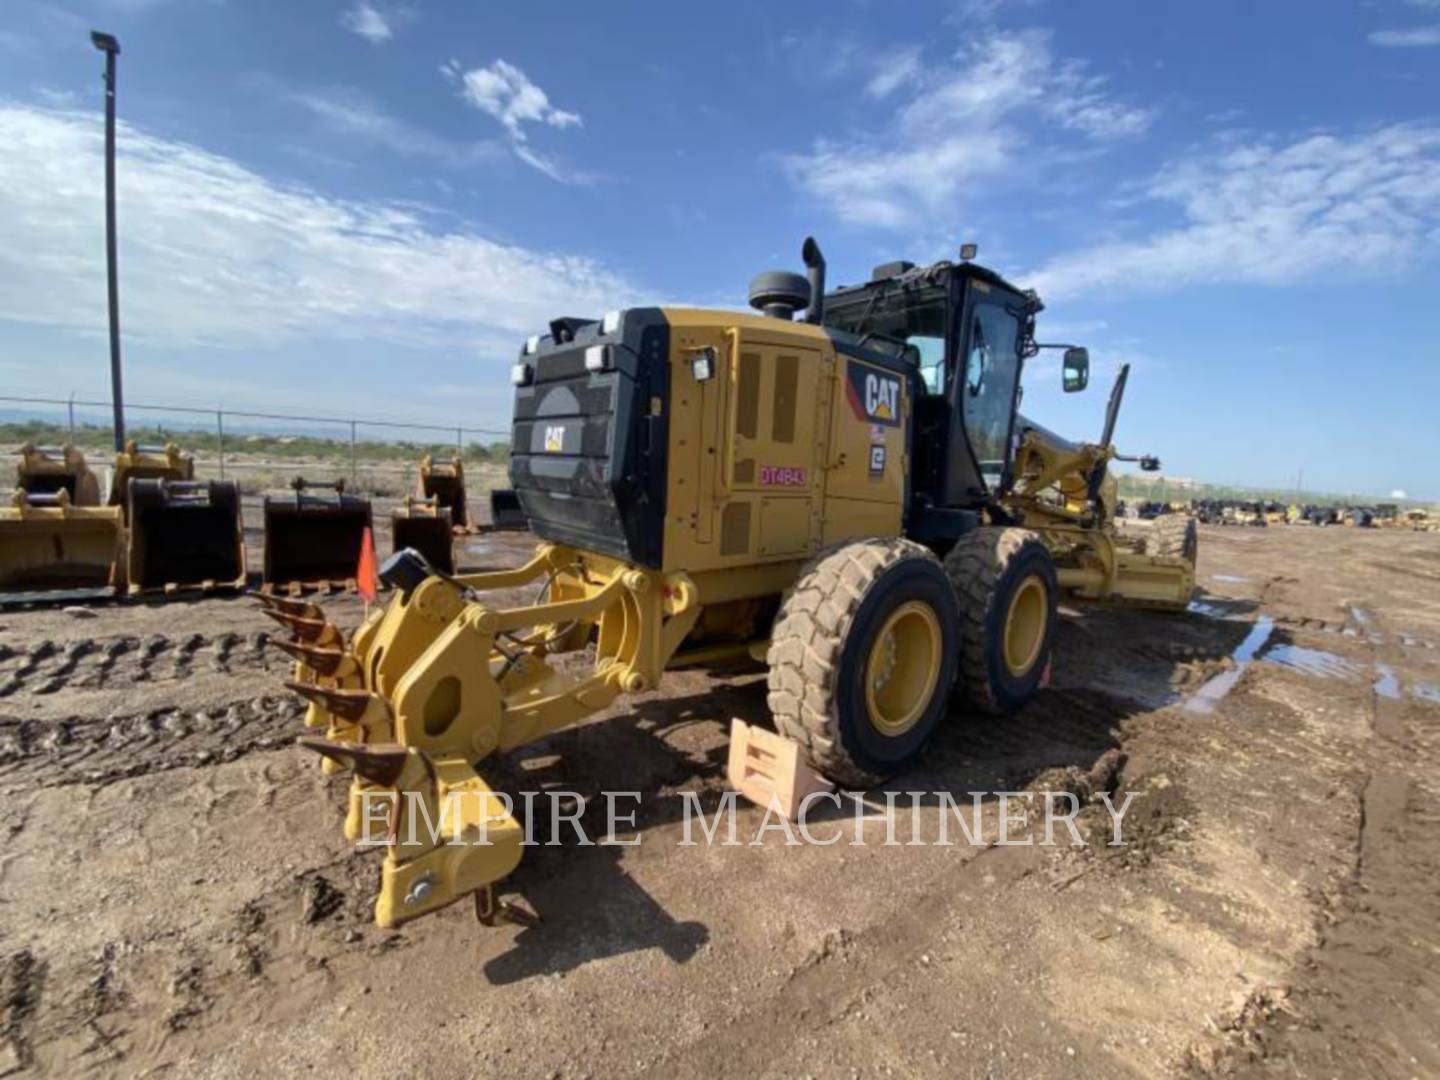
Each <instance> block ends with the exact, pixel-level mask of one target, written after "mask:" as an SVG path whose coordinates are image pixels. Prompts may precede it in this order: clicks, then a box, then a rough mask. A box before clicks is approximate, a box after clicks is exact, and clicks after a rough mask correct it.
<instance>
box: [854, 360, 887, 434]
mask: <svg viewBox="0 0 1440 1080" xmlns="http://www.w3.org/2000/svg"><path fill="white" fill-rule="evenodd" d="M845 370H846V375H847V376H848V377H847V378H846V380H845V382H846V386H845V389H846V396H847V397H848V398H849V399H850V406H851V408H853V409H854V410H855V415H856V416H857V417H858V418H859V419H861V420H868V421H870V422H871V423H872V424H881V425H883V426H885V427H898V426H899V425H900V376H898V375H892V374H890V373H889V372H888V371H883V370H881V369H880V368H874V367H871V366H870V365H869V364H860V363H856V362H855V361H854V360H851V361H849V362H848V363H847V364H846V366H845Z"/></svg>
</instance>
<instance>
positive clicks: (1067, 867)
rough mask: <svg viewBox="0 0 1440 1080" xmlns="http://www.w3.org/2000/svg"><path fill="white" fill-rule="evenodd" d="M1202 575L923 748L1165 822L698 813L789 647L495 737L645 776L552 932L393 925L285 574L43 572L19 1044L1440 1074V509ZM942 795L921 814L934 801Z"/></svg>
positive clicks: (467, 924) (69, 1060)
mask: <svg viewBox="0 0 1440 1080" xmlns="http://www.w3.org/2000/svg"><path fill="white" fill-rule="evenodd" d="M526 543H527V541H526V539H525V538H523V537H506V538H498V539H496V538H489V539H487V538H474V539H472V540H470V541H468V544H467V546H468V549H469V550H467V551H466V552H465V553H464V554H463V555H462V557H461V562H462V565H465V564H468V565H498V564H503V563H506V562H513V561H516V560H518V559H519V557H520V556H521V554H522V553H523V552H524V551H525V550H526ZM381 547H382V552H383V551H384V550H387V549H388V547H387V545H386V544H385V542H384V540H383V539H382V541H381ZM251 556H252V561H253V560H254V559H256V558H257V557H258V547H257V546H256V542H255V539H254V538H252V545H251ZM1200 584H1201V586H1202V592H1203V594H1204V595H1203V596H1202V597H1201V598H1200V600H1199V602H1198V603H1197V604H1196V605H1194V608H1195V610H1193V611H1192V612H1190V613H1188V614H1180V615H1166V614H1151V613H1145V612H1128V611H1118V610H1095V609H1090V610H1084V611H1080V610H1070V609H1065V611H1064V613H1063V614H1064V619H1063V626H1062V628H1061V631H1060V636H1059V641H1058V651H1057V655H1056V661H1055V667H1054V678H1053V683H1052V685H1051V686H1050V687H1049V688H1048V689H1046V690H1044V691H1043V692H1042V693H1041V694H1040V695H1039V697H1038V699H1037V700H1036V701H1035V702H1034V703H1033V704H1032V705H1031V706H1030V707H1029V708H1027V709H1026V710H1025V711H1024V712H1023V713H1021V714H1020V715H1018V716H1016V717H1014V718H1011V719H1009V720H1005V721H995V720H985V719H980V718H976V717H971V716H966V715H962V714H958V713H957V714H956V715H955V716H953V717H952V718H951V721H950V723H949V724H948V725H947V726H946V727H945V729H944V730H943V732H942V734H941V735H940V736H939V737H938V738H937V739H936V740H935V742H934V744H933V746H932V747H931V750H930V752H929V754H928V756H927V757H926V759H925V761H924V765H923V767H922V768H920V769H918V770H916V771H915V772H913V773H910V774H908V775H905V776H902V777H898V778H897V779H896V780H895V781H894V782H893V783H892V784H891V785H890V787H891V788H892V789H894V790H896V791H924V792H930V793H938V792H949V793H953V794H954V795H955V796H956V797H957V798H958V799H959V800H961V801H962V802H966V801H968V795H967V793H968V792H971V791H984V792H992V793H993V792H996V791H1029V792H1032V793H1033V792H1040V791H1045V790H1060V789H1062V788H1064V789H1068V790H1071V791H1075V792H1078V793H1079V794H1080V795H1081V796H1091V795H1093V794H1094V793H1096V792H1098V791H1101V790H1107V789H1112V788H1113V789H1114V791H1115V796H1114V798H1115V800H1116V802H1117V804H1118V802H1119V801H1120V800H1122V799H1123V798H1124V796H1125V795H1126V794H1133V795H1134V800H1133V802H1132V803H1131V806H1130V809H1129V812H1128V814H1127V815H1126V817H1125V819H1124V823H1123V835H1124V838H1125V839H1126V841H1127V843H1126V845H1125V846H1123V847H1111V846H1107V845H1106V843H1105V842H1106V840H1108V839H1109V838H1110V835H1111V833H1110V822H1109V817H1108V816H1107V815H1106V813H1105V811H1104V807H1103V805H1102V804H1100V803H1099V802H1097V801H1094V800H1093V798H1092V799H1091V801H1089V802H1088V803H1087V805H1086V807H1085V809H1084V810H1083V811H1082V812H1081V815H1080V826H1081V828H1082V830H1083V833H1082V835H1083V836H1084V837H1085V838H1086V839H1087V840H1088V843H1087V844H1086V846H1084V847H1074V846H1072V845H1071V844H1070V843H1069V842H1068V839H1067V838H1066V836H1065V833H1064V831H1063V830H1061V833H1060V836H1059V838H1058V839H1057V846H1053V847H1046V846H1033V845H1032V846H1018V845H1017V846H1008V845H1007V846H998V845H987V846H968V845H965V846H959V845H957V846H950V847H941V846H933V845H925V844H908V843H899V844H896V845H893V846H887V845H885V844H884V839H885V834H886V829H887V822H886V820H884V818H885V814H884V813H883V809H884V793H883V792H873V793H871V794H870V796H869V797H868V798H869V803H870V806H871V807H872V808H875V807H878V809H877V810H874V812H867V815H866V820H863V821H862V822H861V824H860V826H859V827H858V828H859V835H860V836H861V838H862V839H863V841H864V843H863V844H861V845H856V844H853V843H852V842H851V841H852V840H853V837H854V829H855V826H854V825H853V822H852V820H851V819H850V818H849V817H848V816H846V817H844V818H840V819H839V820H837V821H835V822H833V823H832V824H833V826H834V828H833V829H831V830H829V831H828V832H827V829H826V828H825V827H824V826H820V825H817V826H816V827H815V830H814V831H815V833H816V835H818V836H820V837H821V838H822V839H824V838H825V837H826V836H827V835H829V832H834V834H835V835H840V836H842V839H841V841H840V842H839V843H836V844H834V845H833V846H794V847H791V846H787V845H786V843H785V838H784V836H783V834H781V833H780V832H779V831H778V830H776V831H769V832H766V833H765V834H764V835H763V837H762V840H763V842H761V843H759V844H751V843H749V842H748V841H749V840H750V839H752V838H753V836H754V834H755V831H756V829H757V828H758V826H759V825H760V824H761V823H762V821H763V819H764V814H763V812H762V811H761V810H759V809H757V808H754V807H749V806H744V807H742V809H741V811H740V813H739V814H738V816H737V820H738V825H739V838H740V840H741V843H740V844H739V845H738V846H734V847H729V846H718V845H716V846H707V845H705V844H699V845H696V846H691V847H686V846H682V845H681V844H680V843H679V841H680V839H681V838H682V836H683V822H682V806H683V799H684V795H685V793H687V792H692V793H697V794H698V796H699V798H700V800H701V803H702V805H703V806H705V807H706V808H708V809H711V810H713V808H714V807H715V806H716V805H717V804H718V802H719V799H720V796H721V792H722V791H723V790H724V761H725V748H726V733H727V726H728V723H729V721H730V719H731V718H732V717H740V718H742V719H745V720H747V721H750V722H760V723H765V722H766V709H765V694H764V679H763V673H760V672H758V671H756V670H738V669H737V670H731V671H728V672H724V673H718V674H717V673H706V672H698V671H687V672H677V673H675V674H673V675H672V676H670V677H669V678H668V681H667V683H666V684H665V686H664V688H663V692H662V693H656V694H647V695H643V696H640V697H637V698H632V699H627V700H623V701H622V702H621V703H620V705H619V706H618V707H616V708H614V709H612V710H611V711H610V712H609V713H608V714H606V715H603V716H600V717H597V718H596V719H595V720H594V721H592V722H590V723H587V724H585V725H583V726H581V727H579V728H577V729H574V730H570V731H567V732H564V733H561V734H559V735H557V736H554V737H552V738H549V739H546V740H544V741H543V742H542V743H539V744H536V745H534V746H532V747H530V748H527V749H526V750H525V751H524V752H523V753H522V754H520V755H517V756H513V757H511V758H509V759H507V760H506V761H505V762H503V763H496V764H495V765H494V766H493V767H492V766H489V765H487V766H486V767H485V770H484V771H485V772H486V775H487V776H489V777H490V778H491V779H492V781H494V782H496V783H497V784H500V785H501V786H504V787H508V788H510V789H512V790H518V789H521V788H529V789H556V788H562V789H570V790H575V791H579V792H581V793H582V794H587V795H593V794H595V793H596V792H598V791H599V790H600V788H601V787H602V786H603V787H607V788H610V789H617V790H634V791H639V792H641V793H642V796H643V798H642V801H641V804H640V810H639V816H638V827H637V829H636V834H637V835H638V836H639V838H640V840H641V843H640V844H639V846H630V847H620V846H603V845H597V846H590V847H583V846H579V845H578V844H577V843H576V842H574V840H573V837H572V838H571V839H569V840H567V842H565V843H563V844H561V845H558V846H538V847H534V848H530V849H528V850H527V853H526V856H525V861H524V863H523V864H522V866H521V868H520V870H519V871H518V872H517V873H516V874H515V875H514V877H513V878H512V879H511V880H510V881H509V883H508V886H507V887H508V888H509V889H510V890H511V891H513V892H515V893H518V894H520V895H521V896H523V897H524V899H525V900H526V902H528V903H529V904H531V905H533V906H534V908H536V909H537V910H538V911H539V912H540V913H541V914H542V915H543V916H544V920H545V921H544V923H543V924H542V925H541V926H540V927H538V928H533V929H524V930H521V929H518V928H504V929H493V930H491V929H485V928H483V927H481V926H479V925H477V924H476V923H475V921H474V918H473V914H472V913H471V912H470V910H469V909H468V908H467V907H466V906H464V905H456V906H455V907H453V908H450V909H447V910H446V911H444V912H442V913H440V914H439V915H436V916H433V917H430V918H427V919H423V920H421V921H419V922H416V923H413V924H411V925H409V926H406V927H403V928H402V929H401V930H400V931H398V932H387V931H381V930H378V929H376V928H375V927H374V926H373V924H372V923H371V922H370V917H371V910H370V909H371V904H372V902H373V892H374V885H375V880H376V875H377V873H378V863H379V858H380V856H379V854H378V853H377V852H374V851H371V852H359V853H357V852H352V851H351V850H349V848H348V847H347V845H346V843H345V841H344V839H343V837H342V836H341V832H340V825H341V819H342V815H343V811H344V790H345V787H344V781H343V780H342V779H340V778H335V779H331V778H327V777H325V776H323V775H322V774H321V772H320V770H319V768H318V765H317V762H316V761H315V760H314V758H313V756H311V755H308V754H306V753H305V752H303V751H301V750H299V749H297V748H295V747H294V746H292V745H291V743H292V742H293V740H294V737H295V736H296V735H297V734H298V733H299V730H300V721H299V717H300V709H299V707H298V705H297V704H296V703H295V702H294V701H291V700H289V699H288V698H287V695H286V694H285V693H284V691H283V690H282V689H281V687H280V683H281V680H282V679H283V678H284V677H285V675H286V672H287V670H288V664H287V663H286V662H285V661H284V658H283V657H281V656H279V655H277V654H276V653H274V652H273V651H272V650H267V649H266V648H265V641H266V638H267V635H268V633H269V632H270V630H271V625H270V624H269V623H268V622H267V621H266V620H265V619H263V618H262V617H261V616H260V615H259V613H258V612H257V611H256V610H255V607H254V605H253V603H252V602H251V601H248V600H245V599H243V598H240V599H208V600H203V601H198V602H191V603H184V602H176V603H169V604H160V603H156V604H153V605H130V606H108V607H105V606H102V607H97V608H94V609H91V610H90V613H89V614H88V615H86V616H82V615H77V614H74V613H72V612H70V611H66V610H62V609H48V610H32V611H7V612H3V613H0V824H3V829H0V990H3V993H0V1009H3V1020H0V1023H3V1039H0V1075H4V1074H9V1073H28V1072H36V1073H47V1074H54V1075H66V1076H73V1075H78V1074H81V1073H89V1072H95V1073H100V1074H109V1073H115V1074H126V1075H137V1074H138V1075H144V1074H152V1073H171V1074H179V1075H187V1076H190V1075H200V1076H223V1077H232V1076H251V1075H257V1074H260V1075H263V1074H266V1073H271V1072H274V1071H277V1070H283V1071H284V1072H286V1073H290V1072H299V1071H301V1070H305V1069H315V1070H317V1071H318V1070H321V1069H325V1070H334V1069H337V1068H339V1069H344V1070H347V1071H349V1072H353V1073H354V1074H356V1075H363V1076H394V1075H475V1074H479V1073H482V1072H484V1073H498V1074H500V1075H505V1076H517V1077H520V1076H524V1077H528V1076H540V1077H583V1076H594V1077H609V1076H629V1075H654V1076H664V1077H667V1078H668V1077H675V1076H701V1075H714V1074H717V1073H725V1074H734V1075H757V1076H803V1075H810V1076H822V1077H830V1076H842V1077H856V1076H877V1075H884V1076H891V1075H899V1076H918V1075H945V1076H985V1077H990V1076H1016V1077H1031V1076H1055V1075H1102V1074H1103V1075H1135V1076H1155V1075H1177V1074H1178V1075H1214V1074H1219V1075H1232V1074H1234V1075H1259V1074H1264V1075H1271V1074H1273V1075H1281V1076H1291V1075H1302V1076H1319V1075H1324V1076H1341V1075H1344V1076H1352V1075H1365V1076H1424V1075H1437V1074H1440V1046H1437V1039H1436V1031H1437V1025H1436V1023H1435V1020H1436V1017H1437V1016H1440V809H1437V791H1440V779H1437V777H1440V651H1437V647H1440V535H1426V534H1417V533H1411V532H1400V531H1393V532H1392V531H1384V532H1382V531H1371V530H1358V529H1350V528H1330V529H1311V528H1301V527H1288V528H1287V527H1276V528H1270V529H1263V530H1262V529H1220V528H1209V529H1205V530H1202V539H1201V560H1200ZM328 605H329V606H330V607H331V608H332V609H333V610H334V612H335V613H336V615H338V617H339V619H340V621H342V622H343V623H347V624H349V623H353V622H354V621H356V620H357V619H358V617H359V614H360V609H359V602H358V601H357V600H356V599H354V598H352V597H345V598H336V599H333V600H331V601H329V602H328ZM1237 651H1238V657H1239V660H1238V661H1237V660H1236V658H1235V657H1236V655H1237ZM1217 679H1218V680H1219V681H1218V682H1216V681H1215V680H1217ZM1227 687H1228V690H1227V689H1226V688H1227ZM1222 691H1224V692H1223V693H1222ZM935 800H936V797H933V796H932V797H930V798H929V799H927V800H926V801H922V803H921V805H920V806H919V807H918V808H914V807H911V806H910V804H909V803H908V802H907V801H901V802H900V803H899V805H898V807H897V808H896V810H895V813H894V814H893V816H892V820H891V821H890V822H889V823H888V826H889V827H891V828H894V829H895V830H896V834H897V835H898V836H899V838H900V839H901V840H902V841H903V840H906V839H909V838H910V837H911V835H912V834H911V827H912V825H913V826H914V828H915V830H916V832H915V836H917V837H918V838H920V839H922V840H923V839H930V838H933V837H934V835H935V833H936V831H937V828H938V821H939V820H940V811H939V808H938V807H937V805H936V801H935ZM599 814H600V811H599V810H598V809H595V808H594V807H592V810H591V811H590V812H588V813H587V817H586V819H585V820H586V822H587V824H588V825H589V827H590V832H591V834H592V835H600V834H603V833H604V831H605V830H604V822H603V820H595V819H596V816H597V815H599ZM847 815H848V812H847ZM998 815H999V800H997V799H996V798H995V797H994V796H993V795H991V796H989V797H987V798H986V800H985V801H984V803H983V820H984V824H985V828H986V835H987V836H989V837H991V838H993V837H994V836H995V835H996V830H997V826H998ZM540 827H541V829H542V830H543V829H544V827H545V823H544V822H541V825H540ZM623 831H625V832H628V831H629V830H623ZM951 831H952V835H956V833H955V830H954V829H953V827H952V830H951ZM563 835H566V836H569V835H570V834H568V833H566V834H563ZM1025 835H1027V836H1030V837H1031V838H1032V839H1034V838H1035V837H1034V834H1033V832H1031V833H1025Z"/></svg>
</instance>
